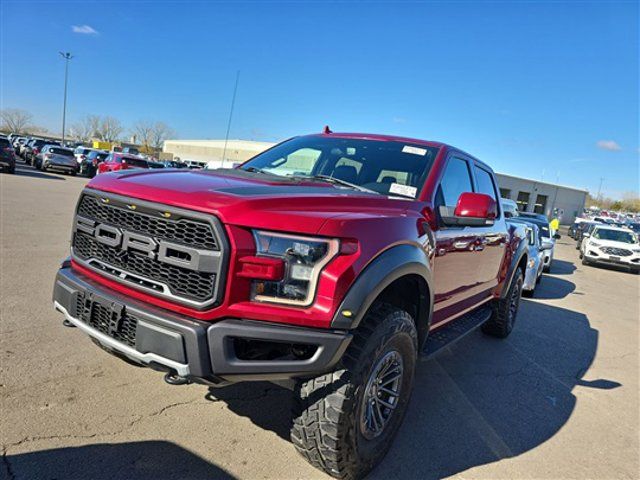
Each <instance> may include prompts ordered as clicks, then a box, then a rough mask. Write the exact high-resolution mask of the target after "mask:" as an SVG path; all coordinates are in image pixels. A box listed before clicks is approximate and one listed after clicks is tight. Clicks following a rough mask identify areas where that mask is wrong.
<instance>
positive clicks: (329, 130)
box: [322, 125, 333, 135]
mask: <svg viewBox="0 0 640 480" xmlns="http://www.w3.org/2000/svg"><path fill="white" fill-rule="evenodd" d="M322 133H324V134H325V135H329V134H330V133H333V132H332V131H331V129H330V128H329V125H325V126H324V130H322Z"/></svg>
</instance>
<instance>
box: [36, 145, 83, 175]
mask: <svg viewBox="0 0 640 480" xmlns="http://www.w3.org/2000/svg"><path fill="white" fill-rule="evenodd" d="M79 168H80V166H79V165H78V162H77V161H76V158H75V156H74V155H73V150H72V149H71V148H66V147H55V146H54V147H52V146H47V147H45V148H44V149H43V152H42V162H41V165H40V169H41V170H44V171H47V170H61V171H63V172H66V173H69V174H71V175H76V174H77V173H78V170H79Z"/></svg>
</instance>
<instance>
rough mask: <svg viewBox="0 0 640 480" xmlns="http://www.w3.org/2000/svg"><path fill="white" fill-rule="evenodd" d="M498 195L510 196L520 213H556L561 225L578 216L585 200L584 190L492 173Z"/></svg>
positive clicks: (550, 215) (550, 216) (548, 215)
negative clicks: (497, 188) (498, 188)
mask: <svg viewBox="0 0 640 480" xmlns="http://www.w3.org/2000/svg"><path fill="white" fill-rule="evenodd" d="M496 176H497V177H498V184H499V186H500V196H501V197H502V198H510V199H511V200H513V201H515V202H516V203H517V204H518V209H519V210H520V211H523V212H535V213H544V214H545V215H546V216H547V217H549V218H552V217H553V216H555V215H556V214H557V215H558V218H559V219H560V221H561V223H562V224H563V225H566V224H569V223H572V222H573V221H574V219H575V218H576V217H577V216H580V214H581V213H582V210H583V209H584V205H585V202H586V200H587V193H588V192H587V191H586V190H582V189H579V188H574V187H567V186H564V185H557V184H555V183H548V182H542V181H538V180H530V179H528V178H522V177H514V176H512V175H506V174H504V173H498V174H496Z"/></svg>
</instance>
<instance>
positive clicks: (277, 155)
mask: <svg viewBox="0 0 640 480" xmlns="http://www.w3.org/2000/svg"><path fill="white" fill-rule="evenodd" d="M437 153H438V149H437V148H435V147H429V146H425V145H419V144H411V143H405V142H397V141H378V140H362V139H353V138H340V137H333V138H331V137H330V136H314V135H310V136H304V137H298V138H294V139H292V140H289V141H287V142H284V143H282V144H280V145H276V146H275V147H274V148H272V149H270V150H267V151H266V152H264V153H261V154H259V155H257V156H256V157H254V158H253V159H251V160H250V161H248V162H246V163H244V164H243V165H242V166H241V167H240V168H241V169H242V170H248V171H254V172H256V171H257V172H262V173H267V174H273V175H278V176H289V177H313V178H316V179H318V180H321V181H331V180H332V179H335V180H337V182H335V183H336V184H338V183H339V184H342V185H344V186H348V185H349V184H352V185H354V186H357V187H359V188H361V189H367V190H370V191H374V192H377V193H381V194H385V195H387V194H388V195H398V196H405V197H410V198H416V197H417V196H418V194H419V190H420V187H421V186H422V184H423V183H424V181H425V179H426V177H427V175H428V173H429V170H430V169H431V166H432V165H433V161H434V159H435V157H436V155H437Z"/></svg>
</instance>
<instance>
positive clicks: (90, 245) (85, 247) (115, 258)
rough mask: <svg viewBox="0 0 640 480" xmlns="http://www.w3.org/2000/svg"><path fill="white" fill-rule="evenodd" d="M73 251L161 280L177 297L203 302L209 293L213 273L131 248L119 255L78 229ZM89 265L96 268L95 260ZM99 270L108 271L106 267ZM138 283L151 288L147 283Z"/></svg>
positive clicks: (113, 249)
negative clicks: (175, 264)
mask: <svg viewBox="0 0 640 480" xmlns="http://www.w3.org/2000/svg"><path fill="white" fill-rule="evenodd" d="M73 251H74V253H75V254H76V255H78V256H79V257H80V258H81V259H82V260H85V261H87V260H89V259H92V258H93V259H97V260H100V261H102V262H105V263H107V264H109V265H110V266H112V267H116V268H118V269H122V270H124V271H126V272H128V273H132V274H136V275H140V276H141V277H144V278H146V279H149V280H154V281H157V282H160V283H163V284H164V285H166V286H167V287H169V289H170V290H171V292H172V293H173V294H174V295H178V296H180V297H185V298H189V299H191V300H195V301H198V302H203V301H206V300H208V299H210V298H211V297H212V296H213V292H214V286H215V281H216V274H215V273H205V272H196V271H194V270H188V269H186V268H182V267H178V266H174V265H169V264H166V263H161V262H159V261H157V260H155V259H153V258H151V257H148V256H147V255H145V254H143V253H138V252H135V251H129V252H127V253H126V254H124V255H123V254H122V251H121V250H119V249H117V248H114V247H109V246H107V245H105V244H103V243H100V242H98V241H96V240H95V239H94V238H93V237H91V236H90V235H87V234H86V233H84V232H80V231H78V232H76V233H75V236H74V241H73ZM92 266H93V267H94V268H98V269H100V267H99V266H98V265H97V264H96V265H92ZM103 270H104V271H105V272H107V273H109V270H108V269H103ZM142 285H143V286H146V287H147V288H151V287H150V286H149V285H144V284H142Z"/></svg>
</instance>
